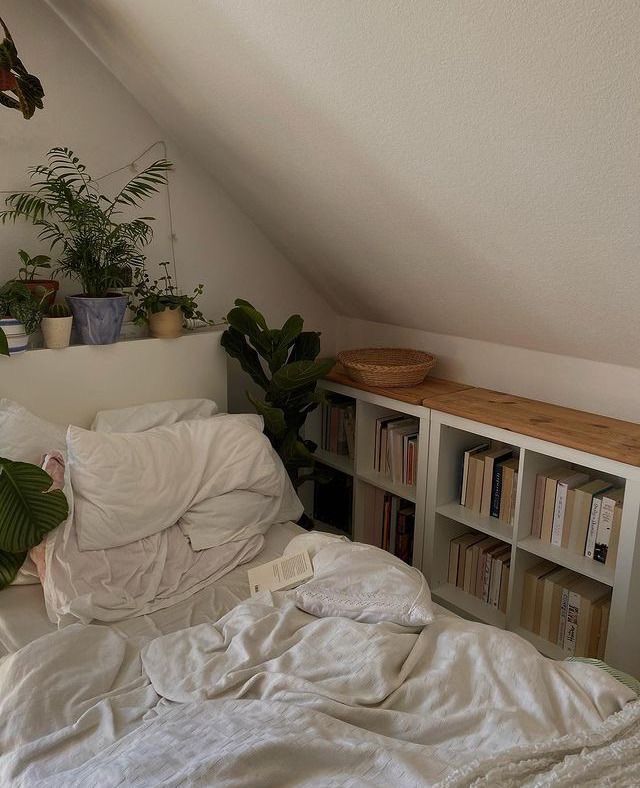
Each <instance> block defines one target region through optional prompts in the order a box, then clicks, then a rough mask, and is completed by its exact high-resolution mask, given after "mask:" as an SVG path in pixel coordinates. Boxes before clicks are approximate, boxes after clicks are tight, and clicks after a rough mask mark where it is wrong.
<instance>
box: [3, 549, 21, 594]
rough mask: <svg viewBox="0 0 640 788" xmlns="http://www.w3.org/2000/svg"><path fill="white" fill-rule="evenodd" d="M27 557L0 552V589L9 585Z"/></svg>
mask: <svg viewBox="0 0 640 788" xmlns="http://www.w3.org/2000/svg"><path fill="white" fill-rule="evenodd" d="M26 557H27V554H26V552H25V553H7V552H5V551H4V550H0V589H2V588H6V587H7V586H8V585H11V583H13V581H14V580H15V579H16V575H17V574H18V570H19V569H20V567H21V566H22V564H24V559H25V558H26Z"/></svg>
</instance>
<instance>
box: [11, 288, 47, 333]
mask: <svg viewBox="0 0 640 788" xmlns="http://www.w3.org/2000/svg"><path fill="white" fill-rule="evenodd" d="M46 297H47V291H46V290H45V291H44V292H43V294H42V297H41V298H40V299H38V298H34V296H33V294H32V293H31V291H30V290H29V288H28V287H27V286H26V285H25V284H24V282H20V281H18V280H17V279H13V280H11V281H10V282H7V283H6V284H4V285H3V286H2V287H0V317H12V318H13V319H14V320H19V321H20V322H21V323H22V324H23V325H24V328H25V331H26V333H27V334H32V333H33V332H34V331H35V330H36V329H37V328H38V326H39V325H40V321H41V320H42V310H43V303H44V300H45V299H46ZM0 333H2V335H3V336H4V332H0ZM5 339H6V337H5Z"/></svg>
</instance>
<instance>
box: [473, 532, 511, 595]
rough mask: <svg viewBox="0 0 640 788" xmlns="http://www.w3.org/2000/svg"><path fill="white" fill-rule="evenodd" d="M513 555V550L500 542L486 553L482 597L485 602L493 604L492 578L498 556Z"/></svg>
mask: <svg viewBox="0 0 640 788" xmlns="http://www.w3.org/2000/svg"><path fill="white" fill-rule="evenodd" d="M507 553H509V554H511V548H510V547H509V546H508V545H506V544H505V543H504V542H498V544H497V545H495V547H492V548H491V549H490V550H488V551H487V552H486V553H485V556H486V557H485V563H484V577H483V580H482V596H481V597H480V598H481V599H482V601H483V602H486V603H487V604H491V578H492V576H493V565H494V564H495V562H496V559H497V558H498V556H503V555H506V554H507Z"/></svg>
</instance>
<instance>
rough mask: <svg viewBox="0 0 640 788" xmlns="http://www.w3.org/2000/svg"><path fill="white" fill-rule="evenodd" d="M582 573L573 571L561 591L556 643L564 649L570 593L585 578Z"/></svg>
mask: <svg viewBox="0 0 640 788" xmlns="http://www.w3.org/2000/svg"><path fill="white" fill-rule="evenodd" d="M583 579H584V578H583V576H582V575H578V574H575V573H573V575H572V576H571V577H570V578H569V579H568V580H566V581H565V583H564V585H563V586H562V589H561V592H560V611H559V618H558V633H557V637H556V644H557V645H558V646H559V647H560V648H562V649H564V643H565V635H566V630H567V614H568V612H569V594H570V593H571V589H572V588H573V586H574V585H576V584H577V583H580V582H581V581H582V580H583Z"/></svg>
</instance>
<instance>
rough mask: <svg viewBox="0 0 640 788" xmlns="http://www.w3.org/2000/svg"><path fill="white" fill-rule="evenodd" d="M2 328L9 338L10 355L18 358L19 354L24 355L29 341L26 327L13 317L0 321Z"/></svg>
mask: <svg viewBox="0 0 640 788" xmlns="http://www.w3.org/2000/svg"><path fill="white" fill-rule="evenodd" d="M0 328H1V329H2V330H3V331H4V333H5V335H6V337H7V344H8V345H9V355H10V356H17V355H18V354H19V353H24V351H25V350H26V349H27V343H28V341H29V337H28V336H27V332H26V331H25V329H24V325H23V324H22V323H20V321H18V320H14V319H13V318H12V317H3V318H1V319H0Z"/></svg>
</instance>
